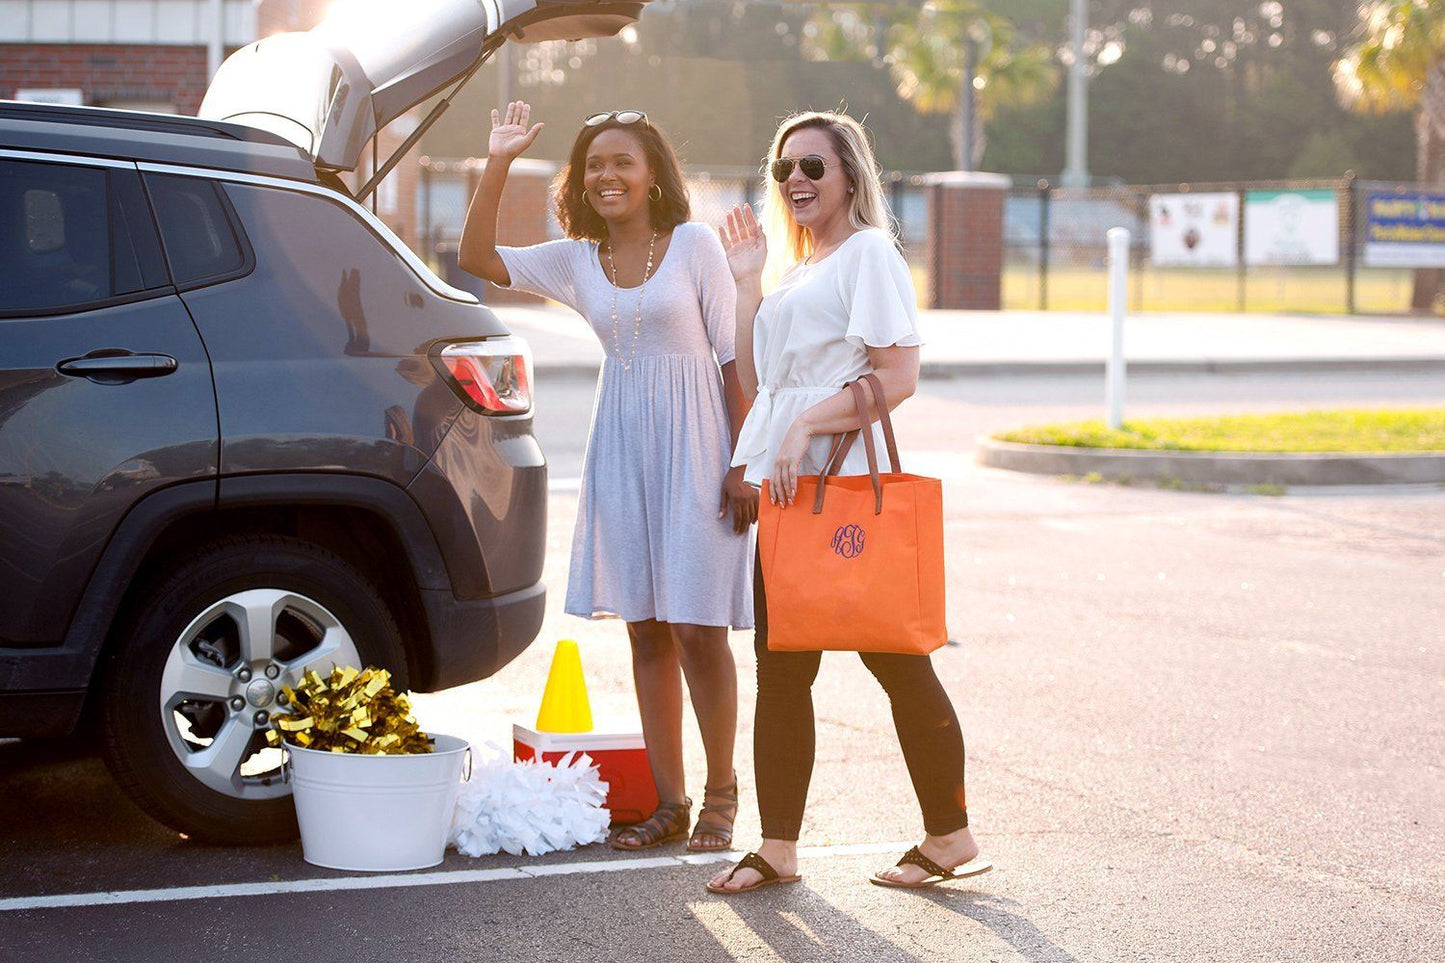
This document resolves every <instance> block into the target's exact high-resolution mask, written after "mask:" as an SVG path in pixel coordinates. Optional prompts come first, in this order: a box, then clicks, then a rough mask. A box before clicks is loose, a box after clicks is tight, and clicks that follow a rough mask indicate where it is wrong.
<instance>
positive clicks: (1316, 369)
mask: <svg viewBox="0 0 1445 963" xmlns="http://www.w3.org/2000/svg"><path fill="white" fill-rule="evenodd" d="M600 366H601V362H598V363H596V364H593V363H590V362H585V361H577V362H566V361H564V362H558V363H555V364H548V363H547V362H545V361H534V367H535V370H536V371H537V373H538V374H541V375H545V376H547V377H550V378H596V377H597V369H598V368H599V367H600ZM1351 371H1355V372H1364V371H1415V372H1423V373H1427V374H1428V373H1433V372H1439V373H1441V374H1445V358H1297V359H1276V358H1240V359H1234V360H1219V361H1215V360H1207V359H1200V360H1173V361H1135V362H1131V363H1130V365H1129V373H1130V374H1141V375H1167V374H1269V373H1283V374H1293V373H1299V374H1308V373H1312V372H1313V373H1320V372H1341V373H1344V372H1351ZM920 375H921V377H923V378H926V379H928V380H931V381H946V380H949V379H955V378H980V377H1028V376H1031V375H1033V376H1039V375H1042V376H1058V375H1089V376H1095V377H1099V378H1102V377H1103V376H1104V362H1102V361H1082V360H1081V361H925V362H924V363H923V365H922V368H921V371H920Z"/></svg>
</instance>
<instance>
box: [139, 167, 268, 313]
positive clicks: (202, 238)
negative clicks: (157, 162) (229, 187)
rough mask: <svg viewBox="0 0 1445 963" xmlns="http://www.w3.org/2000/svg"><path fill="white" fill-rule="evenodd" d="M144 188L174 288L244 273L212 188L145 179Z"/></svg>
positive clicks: (181, 180)
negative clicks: (159, 232) (169, 268)
mask: <svg viewBox="0 0 1445 963" xmlns="http://www.w3.org/2000/svg"><path fill="white" fill-rule="evenodd" d="M146 187H147V188H148V189H149V190H150V195H151V204H152V205H153V206H154V208H155V212H156V220H157V221H159V222H160V227H161V238H162V240H163V241H164V242H165V248H166V258H167V260H169V261H170V265H171V276H172V277H173V278H174V279H175V282H176V284H177V285H178V286H182V285H194V284H196V283H200V282H207V281H215V280H220V279H223V278H226V277H229V276H232V275H235V274H237V273H238V272H240V271H242V270H244V269H245V266H246V254H245V251H244V250H243V249H242V247H241V242H240V239H239V238H238V237H237V236H236V231H235V228H234V227H233V226H232V223H231V218H230V217H229V216H228V215H227V213H226V205H225V203H224V202H223V201H222V200H221V197H220V195H219V193H217V191H216V187H215V185H214V184H212V183H211V182H210V181H208V180H204V179H202V178H199V177H174V176H169V175H164V174H147V175H146Z"/></svg>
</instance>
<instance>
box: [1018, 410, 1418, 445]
mask: <svg viewBox="0 0 1445 963" xmlns="http://www.w3.org/2000/svg"><path fill="white" fill-rule="evenodd" d="M994 437H995V438H997V439H999V440H1000V441H1011V442H1018V443H1020V444H1026V445H1065V446H1070V447H1076V448H1139V449H1154V450H1160V451H1245V452H1248V451H1275V452H1290V451H1294V452H1299V451H1311V452H1349V451H1353V452H1411V451H1414V452H1420V451H1445V408H1405V409H1381V408H1368V409H1357V410H1343V411H1305V412H1286V413H1282V414H1270V415H1223V416H1218V417H1211V418H1151V419H1141V420H1131V421H1126V422H1124V425H1123V427H1122V428H1121V429H1120V430H1118V431H1113V430H1111V429H1109V428H1108V427H1107V426H1106V425H1105V424H1104V423H1103V422H1102V421H1084V422H1077V423H1073V424H1059V425H1038V426H1035V427H1030V428H1020V429H1017V430H1014V431H1005V432H1000V433H999V434H997V435H995V436H994Z"/></svg>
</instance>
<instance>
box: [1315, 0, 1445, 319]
mask: <svg viewBox="0 0 1445 963" xmlns="http://www.w3.org/2000/svg"><path fill="white" fill-rule="evenodd" d="M1356 36H1357V38H1358V39H1357V40H1356V42H1355V43H1354V44H1353V45H1352V46H1350V47H1349V48H1348V49H1347V50H1346V51H1345V55H1344V56H1343V57H1342V58H1340V59H1339V60H1338V61H1336V62H1335V66H1334V76H1335V85H1336V87H1337V89H1338V90H1339V92H1340V96H1341V99H1342V100H1343V101H1344V102H1345V104H1346V106H1348V107H1350V108H1352V109H1355V110H1359V111H1362V112H1369V113H1385V112H1389V111H1396V110H1413V111H1415V135H1416V145H1417V146H1416V155H1415V165H1416V171H1417V176H1418V178H1419V180H1421V181H1423V182H1425V183H1427V184H1445V0H1367V2H1365V3H1362V4H1361V5H1360V8H1359V25H1358V27H1357V28H1356ZM1440 276H1441V272H1440V271H1439V270H1434V269H1432V270H1421V271H1416V272H1415V291H1414V296H1413V298H1412V299H1411V306H1412V307H1413V308H1414V309H1415V310H1417V311H1429V310H1431V308H1432V307H1433V305H1434V302H1435V294H1436V291H1437V290H1438V289H1439V286H1440Z"/></svg>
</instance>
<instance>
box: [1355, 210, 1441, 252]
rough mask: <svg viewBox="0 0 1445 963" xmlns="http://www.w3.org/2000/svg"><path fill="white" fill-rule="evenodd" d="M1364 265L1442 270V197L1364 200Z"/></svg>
mask: <svg viewBox="0 0 1445 963" xmlns="http://www.w3.org/2000/svg"><path fill="white" fill-rule="evenodd" d="M1364 254H1365V258H1364V259H1365V266H1366V267H1405V268H1432V267H1445V194H1404V195H1401V194H1376V193H1372V194H1370V195H1369V196H1368V197H1366V198H1365V252H1364Z"/></svg>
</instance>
